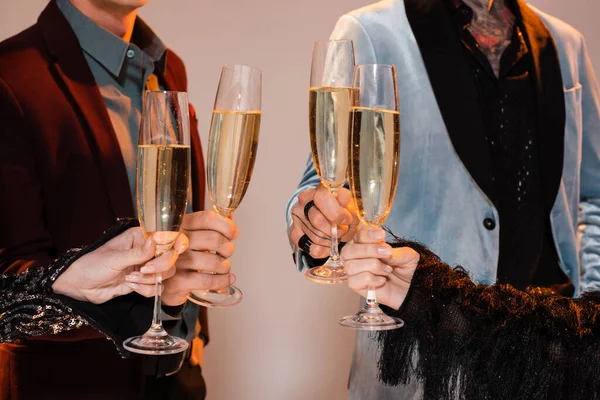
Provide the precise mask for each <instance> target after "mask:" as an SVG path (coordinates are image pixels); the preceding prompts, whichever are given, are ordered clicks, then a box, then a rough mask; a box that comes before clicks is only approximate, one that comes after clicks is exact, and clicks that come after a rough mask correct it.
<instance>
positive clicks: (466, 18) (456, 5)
mask: <svg viewBox="0 0 600 400" xmlns="http://www.w3.org/2000/svg"><path fill="white" fill-rule="evenodd" d="M494 1H498V0H494ZM505 1H506V4H508V6H509V7H510V8H511V9H512V11H513V14H514V15H515V16H516V17H517V22H520V15H521V14H520V13H518V12H516V11H517V10H518V7H519V5H518V2H517V0H505ZM445 2H446V5H447V7H448V9H449V10H450V14H451V15H452V19H454V20H456V21H457V22H460V23H461V24H462V26H463V27H466V26H468V25H470V24H471V20H472V19H473V10H472V9H471V7H469V6H468V5H467V4H465V2H464V1H463V0H445Z"/></svg>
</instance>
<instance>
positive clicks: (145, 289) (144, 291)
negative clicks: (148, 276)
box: [125, 282, 164, 297]
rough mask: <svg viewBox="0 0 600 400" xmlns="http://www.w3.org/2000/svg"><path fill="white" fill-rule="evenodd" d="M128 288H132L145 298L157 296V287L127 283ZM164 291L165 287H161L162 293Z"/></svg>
mask: <svg viewBox="0 0 600 400" xmlns="http://www.w3.org/2000/svg"><path fill="white" fill-rule="evenodd" d="M125 284H126V285H127V286H129V287H130V288H131V290H133V291H134V292H136V293H138V294H141V295H142V296H144V297H154V295H155V294H156V286H155V285H154V284H152V285H144V284H139V283H134V282H125ZM162 291H164V286H161V293H162Z"/></svg>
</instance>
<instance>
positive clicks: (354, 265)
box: [344, 258, 394, 276]
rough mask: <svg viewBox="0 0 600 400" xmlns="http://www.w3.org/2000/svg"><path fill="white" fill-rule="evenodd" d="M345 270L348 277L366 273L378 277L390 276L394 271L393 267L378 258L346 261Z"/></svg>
mask: <svg viewBox="0 0 600 400" xmlns="http://www.w3.org/2000/svg"><path fill="white" fill-rule="evenodd" d="M344 270H345V271H346V273H347V274H348V276H356V275H360V274H362V273H364V272H369V273H371V274H373V275H377V276H388V275H389V274H391V273H392V272H393V271H394V269H393V268H392V267H390V266H389V265H387V264H385V263H383V262H381V260H379V259H378V258H365V259H362V260H346V259H344Z"/></svg>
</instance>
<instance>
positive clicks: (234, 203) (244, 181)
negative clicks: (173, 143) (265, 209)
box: [189, 65, 262, 307]
mask: <svg viewBox="0 0 600 400" xmlns="http://www.w3.org/2000/svg"><path fill="white" fill-rule="evenodd" d="M261 88H262V71H261V70H260V69H257V68H254V67H249V66H246V65H231V66H228V65H225V66H224V67H223V69H222V70H221V78H220V80H219V86H218V89H217V95H216V98H215V106H214V110H213V115H212V121H211V124H210V135H209V139H208V168H207V171H206V175H207V182H208V192H209V194H210V200H211V202H212V205H213V208H214V210H215V211H217V212H218V213H219V214H221V215H222V216H224V217H227V218H232V217H233V213H234V211H235V210H236V209H237V207H238V206H239V205H240V202H241V201H242V199H243V198H244V195H245V194H246V189H248V184H249V183H250V178H251V177H252V171H253V169H254V161H255V160H256V149H257V146H258V136H259V131H260V118H261ZM242 297H243V295H242V292H241V291H240V289H238V288H237V287H235V286H232V285H230V286H228V287H226V288H224V289H220V290H194V291H192V293H191V294H190V297H189V300H190V301H193V302H194V303H197V304H200V305H202V306H205V307H229V306H233V305H236V304H238V303H239V302H240V301H241V300H242Z"/></svg>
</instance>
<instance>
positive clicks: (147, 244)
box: [143, 237, 152, 251]
mask: <svg viewBox="0 0 600 400" xmlns="http://www.w3.org/2000/svg"><path fill="white" fill-rule="evenodd" d="M150 247H152V237H149V238H148V239H146V241H145V242H144V247H143V250H144V251H148V250H150Z"/></svg>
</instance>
